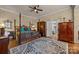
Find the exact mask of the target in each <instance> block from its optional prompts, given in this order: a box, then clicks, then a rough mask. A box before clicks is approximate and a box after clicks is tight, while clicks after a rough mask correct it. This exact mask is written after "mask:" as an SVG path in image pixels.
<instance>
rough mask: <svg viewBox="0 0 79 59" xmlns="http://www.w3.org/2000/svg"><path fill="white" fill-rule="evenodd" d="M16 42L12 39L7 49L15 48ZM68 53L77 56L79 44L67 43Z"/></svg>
mask: <svg viewBox="0 0 79 59" xmlns="http://www.w3.org/2000/svg"><path fill="white" fill-rule="evenodd" d="M16 46H17V44H16V40H15V39H12V40H10V42H9V49H10V48H13V47H16ZM68 53H69V54H79V44H73V43H68Z"/></svg>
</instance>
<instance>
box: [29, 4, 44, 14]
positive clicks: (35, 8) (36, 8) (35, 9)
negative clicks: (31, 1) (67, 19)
mask: <svg viewBox="0 0 79 59" xmlns="http://www.w3.org/2000/svg"><path fill="white" fill-rule="evenodd" d="M29 8H31V12H32V11H34V12H36V13H37V14H38V12H39V11H43V10H42V9H39V5H35V6H29Z"/></svg>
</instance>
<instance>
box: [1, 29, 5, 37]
mask: <svg viewBox="0 0 79 59" xmlns="http://www.w3.org/2000/svg"><path fill="white" fill-rule="evenodd" d="M4 32H5V30H4V28H0V37H1V36H4Z"/></svg>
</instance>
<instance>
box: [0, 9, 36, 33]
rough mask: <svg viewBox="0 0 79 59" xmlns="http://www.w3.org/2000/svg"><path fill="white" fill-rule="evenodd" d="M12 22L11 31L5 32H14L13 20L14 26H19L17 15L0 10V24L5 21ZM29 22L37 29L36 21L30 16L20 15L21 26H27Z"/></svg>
mask: <svg viewBox="0 0 79 59" xmlns="http://www.w3.org/2000/svg"><path fill="white" fill-rule="evenodd" d="M7 19H8V20H10V21H12V29H6V31H13V30H14V19H16V25H17V26H18V25H19V14H15V13H10V12H8V11H4V10H1V9H0V23H4V21H5V20H7ZM29 22H31V23H32V24H34V25H35V26H36V27H37V25H36V24H37V19H36V18H35V17H32V16H23V15H22V22H21V23H22V25H29Z"/></svg>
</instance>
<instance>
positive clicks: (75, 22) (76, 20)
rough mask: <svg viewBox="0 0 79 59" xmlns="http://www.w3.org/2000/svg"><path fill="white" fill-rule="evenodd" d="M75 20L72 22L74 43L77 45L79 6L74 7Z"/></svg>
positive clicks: (78, 40)
mask: <svg viewBox="0 0 79 59" xmlns="http://www.w3.org/2000/svg"><path fill="white" fill-rule="evenodd" d="M74 18H75V20H74V42H75V43H79V39H78V31H79V6H76V7H75V17H74Z"/></svg>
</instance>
